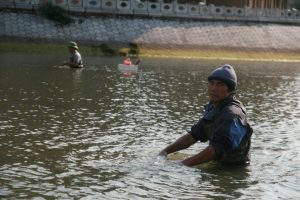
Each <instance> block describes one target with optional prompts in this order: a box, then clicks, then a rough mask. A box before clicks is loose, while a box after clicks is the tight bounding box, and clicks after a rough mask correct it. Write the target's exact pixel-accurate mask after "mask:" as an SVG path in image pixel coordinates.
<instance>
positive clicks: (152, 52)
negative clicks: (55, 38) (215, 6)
mask: <svg viewBox="0 0 300 200" xmlns="http://www.w3.org/2000/svg"><path fill="white" fill-rule="evenodd" d="M114 48H116V47H114ZM128 50H129V48H128V47H121V46H119V48H116V49H115V51H116V52H128ZM5 52H14V53H32V54H61V55H63V54H66V44H46V43H40V42H36V41H22V42H20V41H16V40H12V39H11V40H10V41H6V42H4V41H0V53H5ZM80 52H81V54H82V55H83V56H106V55H107V53H105V52H103V51H101V50H100V49H99V48H97V47H94V46H90V45H83V46H80ZM120 56H121V55H120ZM139 57H164V58H168V57H169V58H183V59H206V60H207V59H215V60H244V61H274V62H276V61H278V62H283V61H284V62H300V54H299V53H293V52H265V51H234V50H218V49H206V50H204V49H191V48H190V49H175V48H174V49H170V48H141V49H140V54H139Z"/></svg>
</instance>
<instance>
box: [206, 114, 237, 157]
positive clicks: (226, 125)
mask: <svg viewBox="0 0 300 200" xmlns="http://www.w3.org/2000/svg"><path fill="white" fill-rule="evenodd" d="M231 121H232V120H224V121H222V122H221V123H220V124H219V125H218V127H216V129H215V130H214V136H213V138H212V139H211V140H210V142H209V144H210V145H212V146H213V147H214V150H215V152H216V158H217V160H221V159H222V158H223V157H225V155H226V152H227V151H228V145H229V131H230V124H231Z"/></svg>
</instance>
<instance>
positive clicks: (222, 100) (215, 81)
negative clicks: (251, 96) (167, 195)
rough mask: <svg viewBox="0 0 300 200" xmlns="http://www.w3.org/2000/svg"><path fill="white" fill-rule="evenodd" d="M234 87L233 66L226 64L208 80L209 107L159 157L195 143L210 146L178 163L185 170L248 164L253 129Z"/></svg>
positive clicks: (235, 83) (206, 106)
mask: <svg viewBox="0 0 300 200" xmlns="http://www.w3.org/2000/svg"><path fill="white" fill-rule="evenodd" d="M236 85H237V77H236V73H235V71H234V69H233V67H232V66H230V65H228V64H225V65H222V66H220V67H219V68H217V69H215V70H214V71H213V72H212V73H211V74H210V75H209V76H208V89H207V91H208V96H209V100H210V101H209V103H208V104H207V105H205V106H204V113H203V116H202V117H201V118H200V120H199V121H198V122H197V123H196V124H194V125H193V126H192V127H191V130H190V131H189V132H188V133H187V134H185V135H183V136H181V137H180V138H179V139H177V140H176V141H175V142H174V143H173V144H171V145H169V146H167V147H166V148H165V149H163V150H162V151H161V152H160V153H159V155H160V156H167V155H168V154H170V153H174V152H176V151H179V150H183V149H186V148H188V147H190V146H191V145H193V144H195V143H196V142H197V141H200V142H207V141H209V144H208V146H207V147H206V148H204V150H202V151H200V152H199V153H197V154H196V155H193V156H191V157H189V158H186V159H184V160H182V161H181V163H182V164H184V165H186V166H194V165H199V164H202V163H205V162H209V161H213V160H214V161H217V162H218V163H220V164H221V165H244V164H247V163H249V158H248V153H249V149H250V143H251V135H252V132H253V130H252V128H251V127H250V125H249V124H248V122H247V114H246V109H245V107H244V106H243V104H242V103H241V102H240V101H238V100H237V99H236V98H235V96H234V94H235V89H236Z"/></svg>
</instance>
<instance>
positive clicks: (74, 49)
mask: <svg viewBox="0 0 300 200" xmlns="http://www.w3.org/2000/svg"><path fill="white" fill-rule="evenodd" d="M68 50H69V52H70V54H71V56H70V60H69V61H67V62H64V63H63V65H68V66H69V67H72V68H81V67H83V64H82V59H81V55H80V53H79V52H78V46H77V43H76V42H70V43H69V45H68Z"/></svg>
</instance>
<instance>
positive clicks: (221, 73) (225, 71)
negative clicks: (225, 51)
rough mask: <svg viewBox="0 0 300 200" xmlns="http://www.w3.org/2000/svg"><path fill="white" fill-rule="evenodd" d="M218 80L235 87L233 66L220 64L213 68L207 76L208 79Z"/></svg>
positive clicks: (235, 80) (235, 78) (235, 79)
mask: <svg viewBox="0 0 300 200" xmlns="http://www.w3.org/2000/svg"><path fill="white" fill-rule="evenodd" d="M211 80H219V81H222V82H224V83H226V84H227V85H228V86H229V87H230V88H233V89H235V87H236V85H237V77H236V74H235V71H234V69H233V67H232V66H231V65H229V64H225V65H221V66H220V67H218V68H217V69H215V70H214V71H213V72H212V73H211V74H210V75H209V76H208V81H211Z"/></svg>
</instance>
